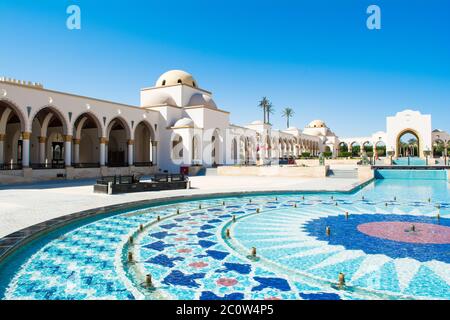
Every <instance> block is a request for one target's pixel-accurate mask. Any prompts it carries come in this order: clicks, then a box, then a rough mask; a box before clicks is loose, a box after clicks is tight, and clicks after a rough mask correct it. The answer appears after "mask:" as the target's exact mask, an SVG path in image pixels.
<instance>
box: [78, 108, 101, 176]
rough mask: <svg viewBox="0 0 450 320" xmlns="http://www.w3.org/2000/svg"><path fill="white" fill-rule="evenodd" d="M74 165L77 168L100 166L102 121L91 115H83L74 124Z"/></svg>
mask: <svg viewBox="0 0 450 320" xmlns="http://www.w3.org/2000/svg"><path fill="white" fill-rule="evenodd" d="M73 131H74V138H73V163H74V167H75V168H94V167H99V166H100V138H101V136H102V130H101V125H100V121H99V120H98V119H97V118H96V117H95V116H94V115H92V114H90V113H83V114H81V115H80V116H79V117H78V118H77V119H76V120H75V124H74V130H73Z"/></svg>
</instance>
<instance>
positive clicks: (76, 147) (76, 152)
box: [72, 139, 80, 164]
mask: <svg viewBox="0 0 450 320" xmlns="http://www.w3.org/2000/svg"><path fill="white" fill-rule="evenodd" d="M72 142H73V163H75V164H77V163H80V139H73V141H72Z"/></svg>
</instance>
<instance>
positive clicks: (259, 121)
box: [250, 120, 263, 124]
mask: <svg viewBox="0 0 450 320" xmlns="http://www.w3.org/2000/svg"><path fill="white" fill-rule="evenodd" d="M250 124H263V122H262V121H261V120H255V121H253V122H252V123H250Z"/></svg>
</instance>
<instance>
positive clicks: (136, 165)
mask: <svg viewBox="0 0 450 320" xmlns="http://www.w3.org/2000/svg"><path fill="white" fill-rule="evenodd" d="M133 165H134V166H135V167H151V166H153V163H152V162H134V163H133Z"/></svg>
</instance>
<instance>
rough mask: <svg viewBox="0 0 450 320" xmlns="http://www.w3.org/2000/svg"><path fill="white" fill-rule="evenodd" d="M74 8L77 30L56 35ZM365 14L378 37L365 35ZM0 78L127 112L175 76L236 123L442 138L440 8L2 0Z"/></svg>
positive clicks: (447, 62)
mask: <svg viewBox="0 0 450 320" xmlns="http://www.w3.org/2000/svg"><path fill="white" fill-rule="evenodd" d="M71 4H77V5H79V6H80V8H81V13H82V29H81V30H75V31H71V30H68V29H67V28H66V18H67V14H66V8H67V7H68V6H69V5H71ZM370 4H377V5H378V6H380V8H381V13H382V29H381V30H377V31H370V30H368V29H367V27H366V18H367V14H366V9H367V7H368V6H369V5H370ZM0 30H1V31H2V32H1V34H2V50H0V74H1V75H4V76H8V77H14V78H18V79H22V80H29V81H39V82H42V83H44V86H45V87H47V88H50V89H55V90H61V91H68V92H73V93H77V94H82V95H87V96H93V97H97V98H104V99H108V100H113V101H117V102H124V103H130V104H135V105H138V103H139V89H140V88H141V87H147V86H152V85H153V84H154V82H155V81H156V79H157V78H158V76H159V75H160V74H161V73H163V72H164V71H166V70H169V69H183V70H186V71H188V72H190V73H192V74H193V75H194V77H195V78H196V80H197V82H198V83H199V85H200V86H201V87H202V88H204V89H206V90H209V91H212V92H213V93H214V98H215V101H216V103H217V104H218V105H219V106H220V107H221V108H223V109H225V110H229V111H231V112H232V114H231V121H232V122H234V123H238V124H244V123H247V122H250V121H252V120H254V119H257V118H262V113H261V112H260V110H259V109H258V108H257V103H258V101H259V100H260V98H261V97H262V96H267V97H268V98H269V99H270V100H271V101H272V102H273V104H274V106H275V108H276V114H274V115H273V116H272V118H271V120H273V121H272V122H273V123H274V125H275V127H277V128H284V127H285V120H284V119H283V118H282V117H281V110H282V109H283V108H284V107H287V106H289V107H292V108H293V109H294V110H295V112H296V114H295V116H294V118H293V119H292V120H291V124H293V125H295V126H297V127H304V126H305V125H306V124H307V123H308V122H309V121H311V120H313V119H316V118H318V119H323V120H325V121H326V122H327V124H328V125H329V126H330V127H331V128H332V129H333V130H334V131H335V132H336V133H337V134H338V135H340V136H349V135H366V134H370V133H372V132H374V131H377V130H384V129H385V116H387V115H391V114H394V113H396V112H397V111H401V110H403V109H405V108H411V109H417V110H420V111H422V112H424V113H431V114H432V115H433V126H434V127H435V128H442V129H447V130H450V124H449V119H450V118H449V116H448V110H449V109H450V108H449V107H450V2H449V1H446V0H427V1H425V0H423V1H414V0H409V1H406V0H389V1H384V0H371V1H366V0H340V1H335V0H334V1H332V0H330V1H324V0H315V1H301V0H296V1H286V0H278V1H265V0H260V1H242V0H241V1H235V0H229V1H211V0H190V1H178V0H172V1H153V0H146V1H133V0H130V1H127V2H124V1H103V0H96V1H89V0H82V1H75V0H72V1H63V0H58V1H56V0H43V1H32V0H14V1H13V0H2V2H1V4H0Z"/></svg>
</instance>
